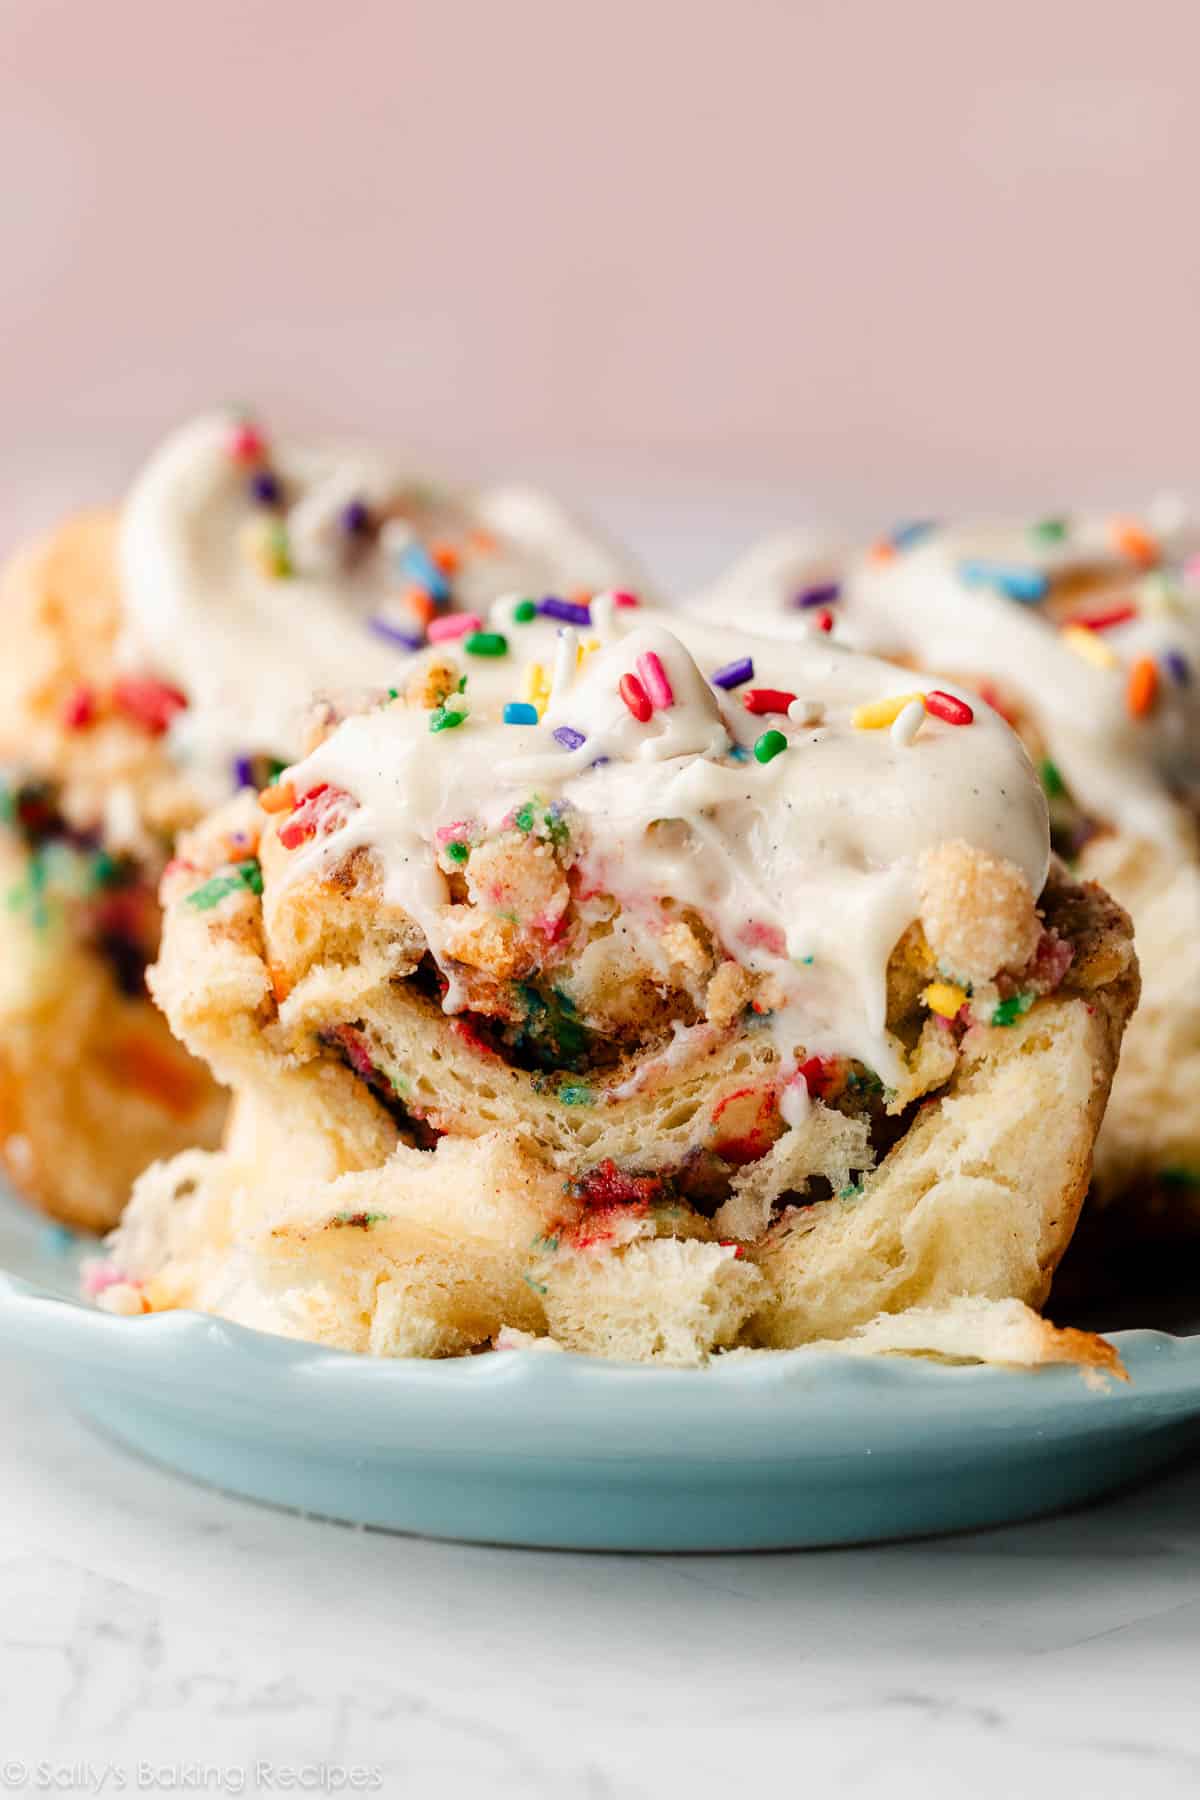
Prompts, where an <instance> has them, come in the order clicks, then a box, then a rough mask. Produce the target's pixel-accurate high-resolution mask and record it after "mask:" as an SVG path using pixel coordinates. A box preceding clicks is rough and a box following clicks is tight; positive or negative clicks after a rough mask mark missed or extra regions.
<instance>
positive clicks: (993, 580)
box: [958, 562, 1050, 606]
mask: <svg viewBox="0 0 1200 1800" xmlns="http://www.w3.org/2000/svg"><path fill="white" fill-rule="evenodd" d="M958 572H959V574H960V575H961V576H962V579H963V580H964V581H965V582H966V584H967V586H968V587H993V588H999V589H1000V592H1001V593H1002V594H1007V595H1008V597H1009V599H1010V600H1020V601H1021V602H1022V603H1023V604H1024V605H1026V606H1034V605H1036V604H1037V602H1038V601H1039V600H1044V599H1045V597H1046V594H1047V592H1048V590H1049V587H1050V580H1049V577H1048V576H1046V575H1043V573H1042V571H1041V570H1040V569H1033V568H1030V567H1029V565H1028V564H1027V563H996V562H961V563H959V565H958Z"/></svg>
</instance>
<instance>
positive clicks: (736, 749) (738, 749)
mask: <svg viewBox="0 0 1200 1800" xmlns="http://www.w3.org/2000/svg"><path fill="white" fill-rule="evenodd" d="M726 754H727V755H728V757H729V760H730V762H735V763H743V762H749V760H750V752H749V751H748V750H747V749H745V748H744V746H743V745H741V744H730V746H729V749H728V751H727V753H726Z"/></svg>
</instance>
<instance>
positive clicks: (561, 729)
mask: <svg viewBox="0 0 1200 1800" xmlns="http://www.w3.org/2000/svg"><path fill="white" fill-rule="evenodd" d="M554 737H555V740H556V742H557V743H560V744H561V745H562V747H563V749H564V750H578V749H579V747H580V745H581V744H586V743H587V737H586V736H585V734H584V733H583V732H582V731H576V729H575V727H574V726H573V725H557V726H555V729H554Z"/></svg>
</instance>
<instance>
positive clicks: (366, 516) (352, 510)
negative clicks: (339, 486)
mask: <svg viewBox="0 0 1200 1800" xmlns="http://www.w3.org/2000/svg"><path fill="white" fill-rule="evenodd" d="M340 523H341V527H342V530H343V531H344V532H345V533H346V536H347V537H361V536H362V534H363V532H364V531H366V529H367V527H368V526H369V525H370V523H371V515H370V513H369V512H368V511H367V508H366V503H365V501H362V500H351V502H350V504H349V505H348V506H343V508H342V511H341V519H340Z"/></svg>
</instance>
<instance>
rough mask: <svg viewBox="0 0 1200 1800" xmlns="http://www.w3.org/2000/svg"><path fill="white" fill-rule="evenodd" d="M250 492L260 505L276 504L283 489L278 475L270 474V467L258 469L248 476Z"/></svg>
mask: <svg viewBox="0 0 1200 1800" xmlns="http://www.w3.org/2000/svg"><path fill="white" fill-rule="evenodd" d="M250 492H251V494H252V495H253V497H254V498H255V500H257V501H258V504H259V505H260V506H278V504H279V499H280V495H281V494H282V492H283V490H282V488H281V487H280V485H279V477H278V475H272V473H271V471H270V469H260V470H259V471H258V474H257V475H252V476H251V478H250Z"/></svg>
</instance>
